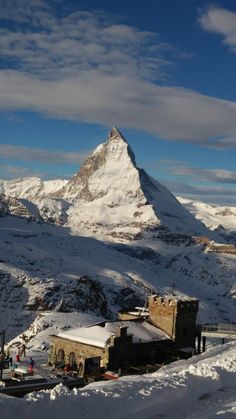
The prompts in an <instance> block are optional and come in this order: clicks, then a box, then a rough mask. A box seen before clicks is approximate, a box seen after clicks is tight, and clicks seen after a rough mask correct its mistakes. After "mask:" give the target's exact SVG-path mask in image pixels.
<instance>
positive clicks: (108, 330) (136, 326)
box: [57, 320, 170, 348]
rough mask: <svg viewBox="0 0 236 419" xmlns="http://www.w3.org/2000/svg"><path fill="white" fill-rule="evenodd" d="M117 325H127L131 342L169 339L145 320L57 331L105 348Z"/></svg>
mask: <svg viewBox="0 0 236 419" xmlns="http://www.w3.org/2000/svg"><path fill="white" fill-rule="evenodd" d="M117 327H127V333H128V334H129V335H132V336H133V342H152V341H157V340H164V339H170V338H169V336H168V335H167V334H166V333H164V332H163V331H162V330H160V329H158V328H157V327H155V326H153V325H152V324H150V323H148V322H146V321H136V320H134V321H132V320H129V321H118V322H107V323H105V324H104V323H101V324H99V325H94V326H87V327H80V328H77V329H72V330H68V331H66V332H62V333H59V334H58V335H57V336H58V337H60V338H63V339H68V340H72V341H75V342H80V343H84V344H86V345H91V346H96V347H99V348H105V347H106V345H107V344H108V343H109V339H110V338H111V337H112V336H115V335H116V329H117Z"/></svg>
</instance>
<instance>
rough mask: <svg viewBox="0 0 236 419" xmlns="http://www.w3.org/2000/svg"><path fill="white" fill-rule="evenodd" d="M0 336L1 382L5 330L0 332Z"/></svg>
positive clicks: (0, 376)
mask: <svg viewBox="0 0 236 419" xmlns="http://www.w3.org/2000/svg"><path fill="white" fill-rule="evenodd" d="M0 335H1V357H2V359H1V364H0V365H1V367H0V380H2V371H3V365H4V344H5V330H2V332H0Z"/></svg>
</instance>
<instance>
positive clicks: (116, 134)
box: [108, 127, 127, 143]
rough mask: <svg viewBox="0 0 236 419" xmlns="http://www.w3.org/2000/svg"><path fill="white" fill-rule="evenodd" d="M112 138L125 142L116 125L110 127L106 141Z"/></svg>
mask: <svg viewBox="0 0 236 419" xmlns="http://www.w3.org/2000/svg"><path fill="white" fill-rule="evenodd" d="M112 140H122V141H125V142H126V143H127V141H126V139H125V137H124V136H123V134H122V133H121V132H120V131H119V130H118V128H116V127H112V129H111V131H110V132H109V136H108V141H112Z"/></svg>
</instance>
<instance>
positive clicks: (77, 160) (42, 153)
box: [0, 144, 89, 165]
mask: <svg viewBox="0 0 236 419" xmlns="http://www.w3.org/2000/svg"><path fill="white" fill-rule="evenodd" d="M0 155H1V158H2V159H17V160H21V161H28V162H29V161H37V162H40V163H45V164H62V163H63V164H78V165H79V164H81V163H83V161H84V160H85V159H86V158H87V156H88V155H89V152H74V151H70V152H68V151H52V150H45V149H40V148H31V147H24V146H17V145H9V144H0Z"/></svg>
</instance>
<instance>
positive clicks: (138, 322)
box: [49, 295, 198, 370]
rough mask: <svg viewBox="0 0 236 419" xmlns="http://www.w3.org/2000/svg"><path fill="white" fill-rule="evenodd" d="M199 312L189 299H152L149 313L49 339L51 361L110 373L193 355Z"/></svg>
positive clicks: (124, 315) (138, 312)
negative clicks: (183, 355) (103, 368)
mask: <svg viewBox="0 0 236 419" xmlns="http://www.w3.org/2000/svg"><path fill="white" fill-rule="evenodd" d="M197 311H198V300H196V299H193V298H187V297H186V298H185V297H177V296H165V297H160V296H157V295H154V296H151V297H149V299H148V308H147V310H142V309H139V310H134V311H132V312H126V313H120V316H119V321H114V322H102V323H99V324H96V325H92V326H87V327H81V328H78V329H71V330H68V331H66V332H63V333H60V334H58V335H53V336H51V341H52V345H51V353H50V359H49V361H50V362H51V363H53V364H54V363H65V364H67V363H69V364H71V365H72V364H73V363H76V364H77V365H78V363H80V362H81V361H82V363H83V368H86V365H87V367H92V366H98V367H99V366H103V367H105V369H114V370H116V369H119V368H128V367H129V366H138V365H146V364H154V363H160V362H166V361H168V360H170V359H171V358H172V357H173V356H174V355H175V356H177V355H180V351H182V350H187V349H188V350H189V352H191V353H192V352H193V351H194V348H195V332H196V316H197Z"/></svg>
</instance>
